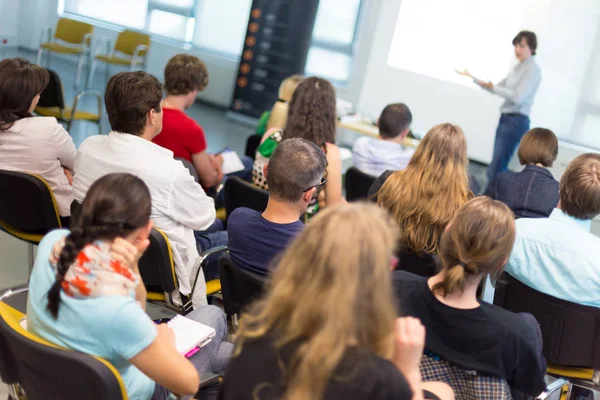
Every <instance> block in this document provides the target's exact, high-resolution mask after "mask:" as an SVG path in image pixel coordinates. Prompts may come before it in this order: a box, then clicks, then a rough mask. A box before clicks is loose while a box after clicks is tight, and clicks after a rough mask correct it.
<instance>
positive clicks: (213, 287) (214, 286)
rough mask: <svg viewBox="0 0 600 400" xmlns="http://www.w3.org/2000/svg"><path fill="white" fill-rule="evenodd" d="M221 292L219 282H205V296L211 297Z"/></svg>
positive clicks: (215, 280) (216, 280) (214, 280)
mask: <svg viewBox="0 0 600 400" xmlns="http://www.w3.org/2000/svg"><path fill="white" fill-rule="evenodd" d="M220 291H221V281H220V280H218V279H213V280H212V281H208V282H206V294H207V295H209V296H210V295H211V294H215V293H218V292H220Z"/></svg>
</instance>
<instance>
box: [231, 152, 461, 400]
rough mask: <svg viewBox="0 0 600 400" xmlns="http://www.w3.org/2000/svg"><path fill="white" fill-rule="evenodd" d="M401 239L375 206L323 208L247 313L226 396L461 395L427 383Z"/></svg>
mask: <svg viewBox="0 0 600 400" xmlns="http://www.w3.org/2000/svg"><path fill="white" fill-rule="evenodd" d="M283 143H285V141H284V142H283ZM396 237H397V229H395V227H394V226H393V225H392V224H391V223H390V222H389V219H388V218H387V216H386V215H385V213H384V212H383V211H382V210H380V209H378V208H377V207H376V206H374V205H366V204H360V203H354V204H349V205H340V206H337V207H332V208H329V209H327V210H325V211H323V212H322V213H319V215H318V216H317V217H315V219H314V220H313V221H311V223H310V224H309V225H308V226H307V227H306V228H305V229H304V230H303V231H302V233H300V235H299V236H298V237H297V238H296V239H295V240H294V241H293V242H292V244H291V245H290V247H289V248H288V249H287V250H286V251H285V253H284V254H283V256H282V258H281V260H280V262H279V263H278V266H277V267H276V268H275V269H274V271H273V277H272V280H271V281H270V282H269V283H268V287H267V293H266V295H265V297H264V299H262V300H260V301H259V302H258V303H255V304H253V305H252V306H251V308H250V310H249V312H248V313H246V314H244V315H243V316H242V318H241V319H240V328H239V330H238V331H237V343H236V349H235V351H234V354H235V357H234V358H232V359H231V363H230V366H229V368H228V370H227V373H226V375H225V379H224V382H223V387H222V390H221V393H220V396H221V398H222V399H223V400H233V399H235V400H244V399H256V398H261V399H279V398H286V399H344V400H351V399H365V400H366V399H369V400H372V399H390V400H391V399H396V400H398V399H422V398H423V396H422V390H423V389H428V390H431V391H434V392H436V393H437V395H438V396H440V397H441V398H453V395H452V393H451V391H450V389H449V388H448V387H447V386H445V385H441V384H439V383H436V384H433V385H432V384H431V383H429V384H426V383H422V382H421V378H420V375H419V360H420V358H421V356H422V354H423V344H424V340H425V330H424V329H423V327H422V326H421V324H420V323H419V321H418V320H416V319H414V318H401V319H396V317H397V316H396V312H395V310H394V304H393V293H392V285H391V276H390V258H391V257H392V249H393V247H394V245H395V242H396ZM429 385H432V386H429Z"/></svg>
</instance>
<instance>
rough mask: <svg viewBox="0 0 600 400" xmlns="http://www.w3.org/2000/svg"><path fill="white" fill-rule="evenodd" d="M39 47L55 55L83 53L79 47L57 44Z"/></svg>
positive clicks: (45, 44)
mask: <svg viewBox="0 0 600 400" xmlns="http://www.w3.org/2000/svg"><path fill="white" fill-rule="evenodd" d="M40 47H41V48H42V49H46V50H48V51H54V52H56V53H68V54H80V53H81V52H82V51H83V49H82V48H81V47H73V46H65V45H63V44H58V43H42V44H41V45H40Z"/></svg>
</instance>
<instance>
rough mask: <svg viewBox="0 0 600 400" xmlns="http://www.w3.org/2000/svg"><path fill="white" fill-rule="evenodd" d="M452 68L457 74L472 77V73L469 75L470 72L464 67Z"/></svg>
mask: <svg viewBox="0 0 600 400" xmlns="http://www.w3.org/2000/svg"><path fill="white" fill-rule="evenodd" d="M454 70H455V71H456V73H457V74H459V75H461V76H466V77H469V78H473V75H471V73H470V72H469V71H467V70H466V69H454Z"/></svg>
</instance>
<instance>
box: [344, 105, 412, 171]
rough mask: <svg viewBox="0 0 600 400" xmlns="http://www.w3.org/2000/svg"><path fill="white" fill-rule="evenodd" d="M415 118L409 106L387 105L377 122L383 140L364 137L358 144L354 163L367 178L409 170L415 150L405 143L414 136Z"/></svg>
mask: <svg viewBox="0 0 600 400" xmlns="http://www.w3.org/2000/svg"><path fill="white" fill-rule="evenodd" d="M411 122H412V114H411V113H410V110H409V109H408V107H407V106H406V104H402V103H396V104H389V105H387V106H386V107H385V108H384V109H383V111H382V113H381V116H380V117H379V120H378V121H377V125H378V126H379V136H380V139H375V138H371V137H368V136H363V137H360V138H358V139H356V141H355V142H354V146H353V147H352V162H353V163H354V166H355V167H356V168H358V169H359V170H361V171H362V172H364V173H365V174H369V175H373V176H380V175H381V174H383V173H384V172H385V171H388V170H391V171H398V170H401V169H404V168H406V166H407V165H408V162H409V161H410V158H411V157H412V155H413V153H414V152H415V150H414V149H413V148H412V147H404V146H403V145H402V142H403V141H404V139H405V138H406V136H407V135H408V133H409V132H410V124H411Z"/></svg>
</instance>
